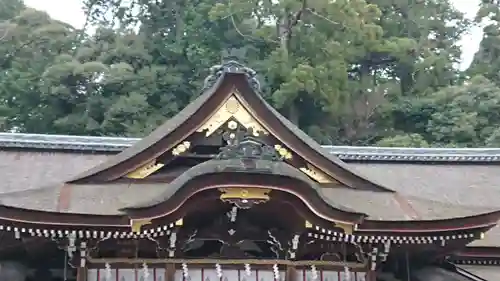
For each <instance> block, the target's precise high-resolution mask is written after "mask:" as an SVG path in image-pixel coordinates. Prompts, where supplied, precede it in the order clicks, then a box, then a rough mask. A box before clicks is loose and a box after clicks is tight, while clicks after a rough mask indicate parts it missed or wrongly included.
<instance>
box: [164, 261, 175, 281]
mask: <svg viewBox="0 0 500 281" xmlns="http://www.w3.org/2000/svg"><path fill="white" fill-rule="evenodd" d="M174 279H175V264H173V263H167V264H165V278H164V280H165V281H174Z"/></svg>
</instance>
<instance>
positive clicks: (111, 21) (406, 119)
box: [0, 0, 500, 147]
mask: <svg viewBox="0 0 500 281" xmlns="http://www.w3.org/2000/svg"><path fill="white" fill-rule="evenodd" d="M4 2H5V3H4V4H2V5H5V7H6V8H5V9H0V11H1V12H0V20H2V19H3V20H4V21H5V22H4V23H3V26H4V27H8V29H9V33H8V34H9V35H8V36H7V37H6V38H5V40H7V41H6V42H8V44H2V45H0V50H1V51H2V52H4V53H5V54H7V55H6V56H3V57H2V58H0V63H1V64H0V115H1V116H4V117H3V119H2V120H3V122H2V123H0V125H2V128H3V129H4V130H15V131H21V132H32V133H58V134H80V135H116V136H143V135H144V134H147V133H148V132H150V131H151V130H152V129H154V128H155V127H156V126H157V125H158V124H159V123H161V122H163V121H164V120H165V119H167V118H169V117H171V116H173V115H174V114H175V113H177V112H178V111H179V110H180V109H181V108H182V107H184V106H185V105H186V104H187V103H189V101H191V100H192V99H193V98H195V97H196V96H197V95H198V94H199V92H198V91H199V89H200V86H201V83H202V80H203V78H204V76H205V75H206V71H207V69H208V68H209V67H210V66H211V65H214V64H217V63H219V62H220V60H221V57H222V54H223V53H225V52H226V53H227V52H232V51H234V50H238V51H239V52H238V53H239V56H240V60H242V61H243V62H245V63H247V64H248V65H249V66H251V67H252V68H254V69H255V70H257V72H258V73H259V75H260V76H261V77H260V78H261V80H262V81H263V84H264V85H263V89H264V92H263V93H262V95H264V97H265V98H266V99H267V100H268V101H269V102H270V103H271V104H272V105H273V106H275V107H276V108H278V109H279V110H280V111H281V112H282V113H283V114H285V115H286V116H287V117H288V118H289V119H290V120H291V121H292V122H294V123H296V124H298V125H299V126H300V127H301V128H302V129H303V130H305V131H306V132H307V133H309V134H310V135H311V136H313V137H314V138H316V139H317V140H318V141H320V142H321V143H325V144H354V145H371V144H377V145H383V146H419V147H426V146H494V145H497V143H498V142H500V131H499V130H496V129H495V128H496V127H498V126H496V124H498V122H499V121H500V120H499V118H498V117H497V116H496V115H497V113H496V112H498V110H497V108H496V107H497V104H499V101H498V99H499V97H497V95H498V88H497V87H498V85H499V83H498V81H500V80H499V79H498V71H497V70H496V68H497V67H498V64H493V65H492V64H491V60H492V58H493V57H495V56H494V54H496V53H495V52H496V51H495V48H498V47H497V46H496V45H498V44H496V43H495V42H496V41H495V40H496V39H495V38H496V37H498V36H497V35H495V34H496V33H495V32H497V31H498V28H497V27H496V25H494V24H493V25H492V27H490V28H489V29H487V30H486V31H487V32H486V33H487V35H488V36H489V37H485V39H484V40H483V42H482V48H481V51H480V52H479V53H478V54H477V55H476V59H475V62H474V64H473V66H472V67H471V69H469V70H468V71H467V72H466V73H462V72H460V71H459V70H458V69H457V67H456V66H457V63H459V60H460V56H461V49H460V46H459V45H458V41H459V39H460V38H461V37H462V36H463V35H464V33H465V32H467V30H468V28H470V26H471V23H470V22H469V21H468V20H466V19H465V18H464V16H463V15H462V14H461V13H460V12H458V11H457V10H456V9H454V8H453V6H452V5H451V4H450V2H449V1H447V0H390V1H389V0H336V1H329V0H314V1H312V0H280V1H261V0H224V1H219V0H171V1H142V0H130V1H111V0H99V1H97V0H86V1H85V5H86V12H87V16H88V23H87V25H86V27H89V26H90V27H92V28H91V29H88V30H85V31H86V32H84V31H81V30H75V29H74V28H72V27H71V26H68V25H66V24H63V23H60V22H57V21H55V20H53V19H51V18H49V17H48V16H47V15H46V14H44V13H42V12H39V11H34V10H32V9H29V8H26V7H24V6H23V5H22V3H20V2H19V0H8V1H7V0H6V1H4ZM494 9H497V6H494V7H493V6H487V7H486V6H485V7H483V8H482V9H481V11H480V14H481V13H482V14H484V15H489V16H491V15H492V14H495V13H493V12H491V11H496V10H494ZM486 10H487V11H489V12H486ZM478 16H480V15H478ZM488 30H489V31H488ZM495 30H496V31H495ZM90 31H91V32H90ZM494 59H496V57H495V58H494ZM467 75H469V76H471V77H474V78H472V79H464V77H466V76H467ZM0 121H1V120H0Z"/></svg>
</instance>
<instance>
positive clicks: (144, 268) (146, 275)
mask: <svg viewBox="0 0 500 281" xmlns="http://www.w3.org/2000/svg"><path fill="white" fill-rule="evenodd" d="M142 276H144V280H146V281H147V280H148V278H149V269H148V265H147V264H146V263H143V264H142Z"/></svg>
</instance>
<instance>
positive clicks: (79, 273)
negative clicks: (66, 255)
mask: <svg viewBox="0 0 500 281" xmlns="http://www.w3.org/2000/svg"><path fill="white" fill-rule="evenodd" d="M87 273H88V270H87V267H81V266H80V267H78V268H77V269H76V281H87Z"/></svg>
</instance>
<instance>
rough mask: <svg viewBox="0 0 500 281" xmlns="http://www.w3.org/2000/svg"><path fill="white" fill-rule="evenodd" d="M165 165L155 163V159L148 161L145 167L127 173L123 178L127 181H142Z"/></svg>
mask: <svg viewBox="0 0 500 281" xmlns="http://www.w3.org/2000/svg"><path fill="white" fill-rule="evenodd" d="M163 166H165V164H163V163H156V159H154V160H153V161H150V162H149V163H147V164H146V165H143V166H141V167H139V168H137V169H136V170H135V171H132V172H130V173H128V174H127V175H126V176H125V177H127V178H129V179H143V178H146V177H148V176H149V175H151V174H152V173H154V172H156V171H158V170H159V169H161V168H162V167H163Z"/></svg>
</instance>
